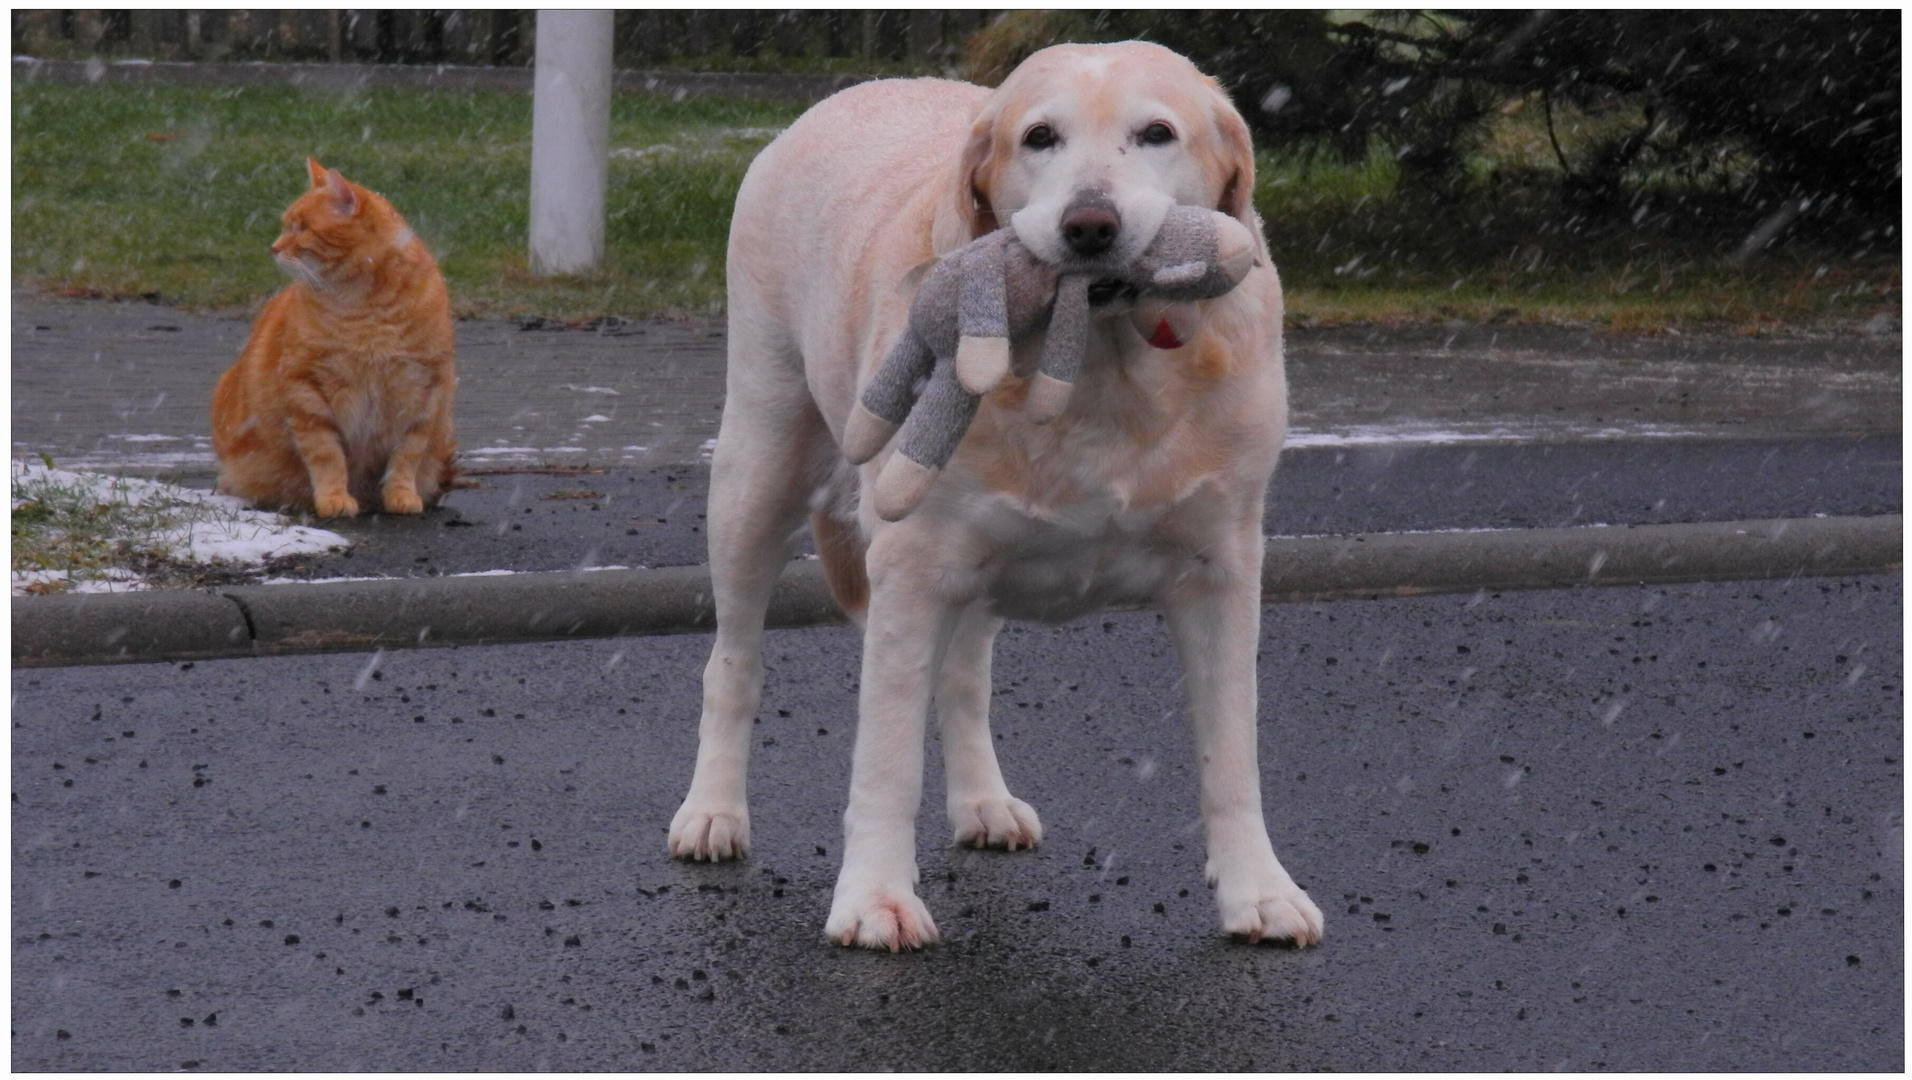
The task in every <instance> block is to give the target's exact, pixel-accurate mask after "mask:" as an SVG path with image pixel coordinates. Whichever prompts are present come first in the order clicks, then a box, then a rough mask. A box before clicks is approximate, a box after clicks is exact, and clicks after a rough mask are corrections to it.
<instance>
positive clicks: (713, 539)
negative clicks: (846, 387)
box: [670, 298, 836, 860]
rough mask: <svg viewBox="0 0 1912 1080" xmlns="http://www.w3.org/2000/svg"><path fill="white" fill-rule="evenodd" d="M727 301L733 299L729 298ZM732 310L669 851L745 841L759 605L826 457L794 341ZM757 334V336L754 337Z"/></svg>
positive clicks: (721, 848)
mask: <svg viewBox="0 0 1912 1080" xmlns="http://www.w3.org/2000/svg"><path fill="white" fill-rule="evenodd" d="M733 302H734V298H733ZM749 323H750V321H749V320H741V319H738V318H735V317H733V318H732V320H731V343H730V373H729V377H728V384H727V391H726V392H727V396H726V399H725V402H724V418H723V422H722V424H721V425H720V427H719V428H718V432H717V447H716V450H715V451H714V452H713V454H712V456H711V469H710V509H709V520H708V527H709V530H710V581H711V598H712V601H713V602H714V604H715V607H716V613H717V640H716V642H715V644H714V645H713V646H712V648H711V651H710V662H709V663H708V664H707V665H706V666H705V668H704V710H703V716H702V718H701V719H700V720H699V721H698V725H697V767H696V771H695V772H694V773H693V774H692V776H691V782H690V792H689V794H688V795H686V796H685V798H684V804H683V806H682V807H680V808H679V809H678V811H677V815H676V817H674V818H673V819H672V820H671V828H670V852H671V854H672V855H674V856H677V857H678V858H684V859H711V860H717V859H730V858H742V857H743V856H744V855H745V854H747V853H748V852H749V850H750V813H749V810H748V806H747V803H746V797H745V777H746V771H747V768H748V765H749V759H750V726H751V723H752V722H753V721H754V720H755V718H756V715H757V706H758V704H759V702H760V701H761V699H762V696H763V625H764V611H765V609H766V608H767V607H768V606H769V603H770V593H771V590H772V589H773V588H775V586H776V584H777V577H778V575H779V574H780V573H781V572H782V571H783V568H784V564H785V563H786V562H787V561H788V560H789V558H790V553H791V544H792V541H793V537H794V534H795V533H796V530H797V529H798V527H799V526H800V525H801V524H802V522H803V519H804V515H805V512H806V510H807V509H808V503H809V496H810V492H811V491H812V490H813V489H814V488H815V487H816V486H817V485H818V483H819V482H820V480H821V479H822V478H824V477H827V476H828V475H829V469H830V467H831V463H832V462H834V460H835V458H836V444H835V442H834V441H833V440H832V439H831V438H830V433H829V429H828V428H827V427H826V426H825V425H824V422H823V417H822V415H821V414H820V413H819V412H818V411H817V409H816V407H815V405H814V404H812V403H811V401H810V397H809V393H808V391H807V389H806V388H805V386H804V382H803V374H802V364H801V362H800V361H798V360H796V359H795V357H794V352H795V350H794V348H778V347H777V345H776V343H775V342H774V341H772V342H769V343H765V342H763V341H762V340H761V338H763V337H769V336H771V335H768V334H761V333H759V332H757V331H755V330H753V328H752V327H751V326H750V325H749ZM753 339H758V340H753Z"/></svg>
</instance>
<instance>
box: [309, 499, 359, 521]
mask: <svg viewBox="0 0 1912 1080" xmlns="http://www.w3.org/2000/svg"><path fill="white" fill-rule="evenodd" d="M312 512H313V513H315V514H317V515H318V516H319V517H322V518H327V517H357V516H358V512H359V504H358V500H357V499H354V498H353V497H351V496H350V495H320V496H318V497H317V498H315V499H313V500H312Z"/></svg>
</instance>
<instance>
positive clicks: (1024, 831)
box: [949, 795, 1042, 851]
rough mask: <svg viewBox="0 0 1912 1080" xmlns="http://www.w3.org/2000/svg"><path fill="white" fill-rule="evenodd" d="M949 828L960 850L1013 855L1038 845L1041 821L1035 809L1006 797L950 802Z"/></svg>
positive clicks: (1016, 799)
mask: <svg viewBox="0 0 1912 1080" xmlns="http://www.w3.org/2000/svg"><path fill="white" fill-rule="evenodd" d="M949 824H950V828H952V829H954V830H955V833H956V843H957V845H958V846H961V847H974V848H1002V849H1004V850H1006V851H1015V850H1017V849H1018V848H1032V847H1035V846H1036V845H1037V844H1040V843H1042V820H1041V819H1040V818H1038V817H1036V810H1035V807H1033V806H1030V805H1029V804H1028V803H1026V802H1023V801H1022V800H1021V799H1018V798H1015V797H1013V796H1010V795H1003V796H1001V797H999V798H983V799H964V800H962V801H960V802H953V803H951V804H950V807H949Z"/></svg>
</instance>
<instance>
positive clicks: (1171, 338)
mask: <svg viewBox="0 0 1912 1080" xmlns="http://www.w3.org/2000/svg"><path fill="white" fill-rule="evenodd" d="M1149 344H1150V345H1153V346H1155V347H1156V348H1158V349H1179V348H1181V347H1182V342H1181V340H1180V339H1179V338H1177V337H1176V336H1175V330H1174V329H1173V328H1172V327H1170V326H1169V324H1168V320H1167V319H1163V320H1162V321H1161V322H1158V323H1156V324H1155V333H1153V334H1150V335H1149Z"/></svg>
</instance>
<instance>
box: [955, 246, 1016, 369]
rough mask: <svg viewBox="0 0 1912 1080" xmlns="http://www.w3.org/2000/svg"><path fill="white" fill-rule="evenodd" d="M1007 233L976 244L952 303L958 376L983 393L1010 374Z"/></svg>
mask: <svg viewBox="0 0 1912 1080" xmlns="http://www.w3.org/2000/svg"><path fill="white" fill-rule="evenodd" d="M1007 242H1008V241H1007V238H1006V237H1005V238H1004V239H1003V240H1001V241H998V242H996V243H994V244H992V245H989V246H986V247H982V248H978V249H977V250H976V252H975V253H974V254H973V255H972V256H971V257H970V258H969V259H968V260H966V261H965V264H964V266H963V286H962V293H961V295H960V297H959V298H958V307H957V309H956V334H957V337H958V339H959V340H958V341H957V344H956V376H957V378H959V379H961V380H962V384H963V389H965V390H968V391H969V392H970V393H972V394H987V393H989V392H990V391H991V390H994V389H995V388H996V387H997V385H999V384H1000V383H1001V382H1002V380H1003V377H1004V376H1005V375H1008V374H1009V283H1008V278H1007V274H1008V263H1007V259H1008V249H1007V247H1006V246H1005V245H1006V244H1007Z"/></svg>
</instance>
